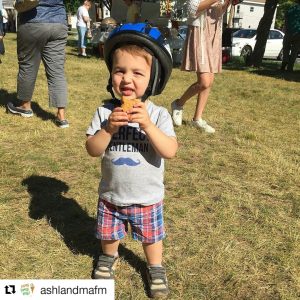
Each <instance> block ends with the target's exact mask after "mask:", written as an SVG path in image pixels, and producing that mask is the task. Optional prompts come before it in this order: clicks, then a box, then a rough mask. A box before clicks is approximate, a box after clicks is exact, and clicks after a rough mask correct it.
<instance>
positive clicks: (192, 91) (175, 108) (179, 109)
mask: <svg viewBox="0 0 300 300" xmlns="http://www.w3.org/2000/svg"><path fill="white" fill-rule="evenodd" d="M198 92H199V84H198V82H195V83H193V84H192V85H190V86H189V87H188V88H187V90H186V91H185V92H184V93H183V95H182V96H181V98H179V99H176V100H174V101H173V102H172V103H171V110H172V119H173V122H174V124H175V125H176V126H181V125H182V114H183V105H184V104H185V103H186V101H188V100H189V99H190V98H192V97H193V96H195V95H196V94H197V93H198Z"/></svg>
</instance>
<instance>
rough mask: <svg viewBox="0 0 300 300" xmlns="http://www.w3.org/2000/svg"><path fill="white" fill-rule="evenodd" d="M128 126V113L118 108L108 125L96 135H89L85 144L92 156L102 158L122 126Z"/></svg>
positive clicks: (112, 114) (109, 119)
mask: <svg viewBox="0 0 300 300" xmlns="http://www.w3.org/2000/svg"><path fill="white" fill-rule="evenodd" d="M125 125H128V116H127V113H125V112H123V110H122V109H121V108H120V107H116V108H115V109H114V110H113V112H112V113H111V114H110V116H109V118H108V121H107V125H106V126H105V127H103V128H101V129H100V130H99V131H98V132H97V133H96V134H95V135H89V136H88V137H87V141H86V144H85V147H86V150H87V152H88V154H89V155H90V156H93V157H98V156H101V155H102V154H103V153H104V152H105V150H106V148H107V147H108V145H109V143H110V141H111V138H112V136H113V134H114V133H117V132H118V130H119V128H120V127H121V126H125Z"/></svg>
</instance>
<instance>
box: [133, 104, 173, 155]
mask: <svg viewBox="0 0 300 300" xmlns="http://www.w3.org/2000/svg"><path fill="white" fill-rule="evenodd" d="M129 115H130V117H129V120H130V121H131V122H134V123H138V124H139V125H140V128H141V129H143V130H144V131H145V133H146V135H147V137H148V138H149V141H150V143H151V145H152V146H153V148H154V150H155V151H156V153H157V154H159V155H160V156H161V157H162V158H166V159H168V158H173V157H174V156H175V154H176V151H177V149H178V143H177V139H176V138H175V137H172V136H167V135H166V134H165V133H163V132H162V131H161V130H160V129H159V128H158V127H156V126H155V125H154V124H153V123H152V122H151V120H150V117H149V115H148V112H147V110H146V104H145V103H144V102H140V103H137V104H135V105H134V108H133V109H131V110H130V111H129Z"/></svg>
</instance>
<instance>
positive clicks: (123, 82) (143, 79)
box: [111, 50, 151, 99]
mask: <svg viewBox="0 0 300 300" xmlns="http://www.w3.org/2000/svg"><path fill="white" fill-rule="evenodd" d="M150 70H151V67H150V66H149V64H148V63H147V61H146V59H145V58H144V57H142V56H139V55H132V54H130V53H128V52H127V51H123V50H120V51H116V52H115V53H114V56H113V66H112V72H111V75H112V85H113V88H114V91H115V93H116V94H118V95H119V96H120V97H121V96H126V97H128V98H129V99H139V98H141V97H142V96H143V95H144V94H145V91H146V88H147V87H148V84H149V80H150Z"/></svg>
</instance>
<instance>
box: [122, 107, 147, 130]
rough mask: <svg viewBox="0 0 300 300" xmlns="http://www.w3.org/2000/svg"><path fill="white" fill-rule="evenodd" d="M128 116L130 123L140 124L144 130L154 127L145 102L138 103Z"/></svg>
mask: <svg viewBox="0 0 300 300" xmlns="http://www.w3.org/2000/svg"><path fill="white" fill-rule="evenodd" d="M128 116H129V121H130V122H132V123H138V124H139V125H140V127H141V128H142V129H143V130H145V129H146V128H147V127H149V126H150V125H152V122H151V120H150V117H149V114H148V112H147V109H146V104H145V103H144V102H139V103H136V104H135V105H134V106H133V108H132V109H130V110H129V111H128Z"/></svg>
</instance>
